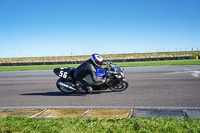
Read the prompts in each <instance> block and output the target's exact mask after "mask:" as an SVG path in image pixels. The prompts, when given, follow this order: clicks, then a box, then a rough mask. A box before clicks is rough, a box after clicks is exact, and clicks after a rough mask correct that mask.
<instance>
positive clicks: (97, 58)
mask: <svg viewBox="0 0 200 133" xmlns="http://www.w3.org/2000/svg"><path fill="white" fill-rule="evenodd" d="M91 60H92V62H93V63H94V64H95V65H96V66H97V67H100V66H101V65H102V61H103V57H102V56H101V55H100V54H96V53H95V54H92V57H91Z"/></svg>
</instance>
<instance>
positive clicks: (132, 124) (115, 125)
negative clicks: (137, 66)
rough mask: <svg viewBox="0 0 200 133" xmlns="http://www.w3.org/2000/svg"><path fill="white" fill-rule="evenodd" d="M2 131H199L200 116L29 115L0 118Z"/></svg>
mask: <svg viewBox="0 0 200 133" xmlns="http://www.w3.org/2000/svg"><path fill="white" fill-rule="evenodd" d="M0 132H1V133H10V132H28V133H35V132H37V133H40V132H42V133H51V132H59V133H67V132H69V133H72V132H73V133H94V132H101V133H102V132H103V133H104V132H106V133H107V132H109V133H116V132H117V133H129V132H145V133H146V132H147V133H148V132H154V133H160V132H162V133H176V132H180V133H188V132H191V133H199V132H200V119H183V118H162V117H156V118H155V117H153V118H123V119H117V118H114V119H102V120H98V119H96V118H88V119H87V118H82V117H78V118H60V119H55V118H48V119H47V118H26V117H13V116H9V117H5V118H3V117H0Z"/></svg>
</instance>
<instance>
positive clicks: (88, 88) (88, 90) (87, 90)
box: [85, 86, 93, 94]
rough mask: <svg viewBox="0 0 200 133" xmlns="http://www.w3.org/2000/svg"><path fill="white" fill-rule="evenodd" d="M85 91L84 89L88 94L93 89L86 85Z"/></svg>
mask: <svg viewBox="0 0 200 133" xmlns="http://www.w3.org/2000/svg"><path fill="white" fill-rule="evenodd" d="M85 91H86V92H87V93H88V94H92V92H93V89H92V87H91V86H88V87H86V89H85Z"/></svg>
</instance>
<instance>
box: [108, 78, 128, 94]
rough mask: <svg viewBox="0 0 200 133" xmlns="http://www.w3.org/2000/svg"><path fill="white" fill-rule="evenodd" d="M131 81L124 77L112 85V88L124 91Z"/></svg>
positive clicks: (116, 90)
mask: <svg viewBox="0 0 200 133" xmlns="http://www.w3.org/2000/svg"><path fill="white" fill-rule="evenodd" d="M128 85H129V83H128V82H127V81H126V79H123V80H122V81H120V82H119V83H118V84H116V85H114V86H111V87H110V89H111V90H112V91H115V92H120V91H124V90H126V89H127V88H128Z"/></svg>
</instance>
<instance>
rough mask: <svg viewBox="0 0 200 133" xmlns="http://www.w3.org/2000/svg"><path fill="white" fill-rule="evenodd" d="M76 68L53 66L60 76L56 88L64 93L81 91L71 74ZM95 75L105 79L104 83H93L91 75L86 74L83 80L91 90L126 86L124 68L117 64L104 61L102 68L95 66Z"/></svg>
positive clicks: (115, 88)
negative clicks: (104, 64)
mask: <svg viewBox="0 0 200 133" xmlns="http://www.w3.org/2000/svg"><path fill="white" fill-rule="evenodd" d="M75 69H76V68H73V67H61V68H55V69H54V73H55V74H56V75H57V76H58V77H60V78H59V79H58V80H57V82H56V86H57V88H58V89H59V90H60V91H61V92H64V93H74V92H77V91H82V86H81V84H80V83H79V82H77V81H76V80H74V78H73V74H74V70H75ZM95 69H96V72H95V75H96V77H97V78H101V79H105V81H106V82H104V83H94V82H93V80H92V77H91V76H90V75H87V76H86V77H85V79H84V80H86V82H87V83H89V85H90V86H91V87H92V88H93V90H106V89H110V90H112V91H114V92H120V91H124V90H125V89H127V88H128V85H129V83H128V82H127V80H126V79H125V75H124V70H123V69H121V68H120V67H119V66H118V65H117V64H114V63H112V62H106V66H105V67H104V68H99V67H95Z"/></svg>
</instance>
